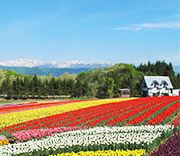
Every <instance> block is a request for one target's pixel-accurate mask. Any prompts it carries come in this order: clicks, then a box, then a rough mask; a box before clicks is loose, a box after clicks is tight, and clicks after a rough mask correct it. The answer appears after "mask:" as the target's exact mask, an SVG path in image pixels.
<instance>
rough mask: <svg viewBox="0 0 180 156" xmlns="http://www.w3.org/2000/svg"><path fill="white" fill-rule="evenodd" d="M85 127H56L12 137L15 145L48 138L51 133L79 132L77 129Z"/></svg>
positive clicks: (22, 132)
mask: <svg viewBox="0 0 180 156" xmlns="http://www.w3.org/2000/svg"><path fill="white" fill-rule="evenodd" d="M86 128H88V127H87V126H84V127H82V126H79V127H76V126H74V127H57V128H54V129H53V128H49V129H31V130H27V131H19V132H16V133H13V134H12V136H13V137H14V139H15V140H17V141H16V143H19V142H23V141H24V140H25V139H26V140H30V139H32V138H36V139H38V138H42V137H46V136H50V135H51V134H52V133H63V132H66V131H72V130H79V129H86Z"/></svg>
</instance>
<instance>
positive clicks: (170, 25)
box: [113, 22, 180, 31]
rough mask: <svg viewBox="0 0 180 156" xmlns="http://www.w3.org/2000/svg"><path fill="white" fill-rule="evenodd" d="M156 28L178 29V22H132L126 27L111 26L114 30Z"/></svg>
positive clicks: (179, 24)
mask: <svg viewBox="0 0 180 156" xmlns="http://www.w3.org/2000/svg"><path fill="white" fill-rule="evenodd" d="M157 28H164V29H170V28H173V29H179V28H180V22H166V23H142V24H134V25H130V26H126V27H117V28H113V29H116V30H135V31H138V30H142V29H157Z"/></svg>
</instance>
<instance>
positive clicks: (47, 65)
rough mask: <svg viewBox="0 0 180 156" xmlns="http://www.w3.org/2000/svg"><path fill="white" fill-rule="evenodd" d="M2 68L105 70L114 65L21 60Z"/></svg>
mask: <svg viewBox="0 0 180 156" xmlns="http://www.w3.org/2000/svg"><path fill="white" fill-rule="evenodd" d="M0 65H1V66H7V67H29V68H33V67H40V68H75V69H76V68H99V67H101V68H104V67H108V66H109V65H112V63H106V62H98V63H92V64H89V63H83V62H81V61H79V60H73V61H66V62H62V63H59V62H55V61H51V62H46V61H40V60H30V59H19V60H11V61H5V62H0Z"/></svg>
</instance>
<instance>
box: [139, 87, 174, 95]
mask: <svg viewBox="0 0 180 156" xmlns="http://www.w3.org/2000/svg"><path fill="white" fill-rule="evenodd" d="M142 91H144V92H147V96H153V94H157V93H158V92H159V93H160V94H159V95H160V96H162V95H163V94H164V93H167V94H169V95H170V96H172V95H173V94H172V93H171V89H166V88H142ZM142 95H143V92H142Z"/></svg>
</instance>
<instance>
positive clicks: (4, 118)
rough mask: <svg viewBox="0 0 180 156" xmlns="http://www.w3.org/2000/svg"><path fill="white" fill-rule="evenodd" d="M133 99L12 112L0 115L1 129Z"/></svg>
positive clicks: (76, 103) (94, 101) (79, 103)
mask: <svg viewBox="0 0 180 156" xmlns="http://www.w3.org/2000/svg"><path fill="white" fill-rule="evenodd" d="M132 99H133V98H123V99H103V100H93V101H84V102H75V103H69V104H65V105H57V106H51V107H44V108H38V109H32V110H24V111H20V112H12V113H6V114H0V128H4V127H6V126H11V125H14V124H17V123H21V122H26V121H30V120H34V119H39V118H43V117H47V116H51V115H55V114H61V113H64V112H68V111H73V110H78V109H81V108H87V107H91V106H97V105H100V104H106V103H111V102H120V101H126V100H132Z"/></svg>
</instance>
